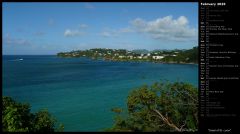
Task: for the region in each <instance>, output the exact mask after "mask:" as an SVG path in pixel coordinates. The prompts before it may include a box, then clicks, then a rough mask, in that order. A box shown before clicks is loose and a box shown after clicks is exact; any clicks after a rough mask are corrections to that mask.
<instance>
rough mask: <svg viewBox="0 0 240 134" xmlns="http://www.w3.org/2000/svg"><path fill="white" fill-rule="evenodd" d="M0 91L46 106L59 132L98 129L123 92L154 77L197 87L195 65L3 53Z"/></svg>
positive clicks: (123, 96)
mask: <svg viewBox="0 0 240 134" xmlns="http://www.w3.org/2000/svg"><path fill="white" fill-rule="evenodd" d="M20 59H22V60H20ZM2 61H3V68H2V69H3V70H2V72H3V76H2V78H3V79H2V83H3V85H2V87H3V91H2V92H3V95H4V96H11V97H13V98H14V99H16V100H17V101H20V102H28V103H30V105H31V106H32V108H31V109H32V112H36V111H38V110H39V109H45V108H47V109H48V111H49V112H50V113H52V114H53V115H54V116H55V117H56V118H57V119H58V121H59V122H62V123H63V124H64V126H65V131H102V130H103V129H105V128H109V127H111V126H112V124H113V119H114V115H115V114H114V113H113V112H111V108H113V107H123V108H124V107H126V99H127V95H128V93H129V92H130V91H131V90H132V89H134V88H137V87H139V86H141V85H144V84H152V83H154V82H156V81H160V80H169V81H184V82H189V83H192V84H193V85H195V86H196V87H197V84H198V66H197V65H180V64H157V63H147V62H111V61H103V60H92V59H87V58H59V57H56V56H53V55H52V56H49V55H48V56H3V59H2Z"/></svg>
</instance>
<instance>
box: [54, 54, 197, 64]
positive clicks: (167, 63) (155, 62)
mask: <svg viewBox="0 0 240 134" xmlns="http://www.w3.org/2000/svg"><path fill="white" fill-rule="evenodd" d="M57 57H60V58H88V59H91V60H102V61H111V62H137V63H139V62H146V63H155V64H178V65H198V64H197V63H193V62H190V63H185V62H179V63H178V62H156V61H144V60H113V59H104V58H97V59H95V58H92V57H61V56H57Z"/></svg>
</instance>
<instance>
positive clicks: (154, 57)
mask: <svg viewBox="0 0 240 134" xmlns="http://www.w3.org/2000/svg"><path fill="white" fill-rule="evenodd" d="M152 58H153V59H155V60H160V59H162V58H164V56H152Z"/></svg>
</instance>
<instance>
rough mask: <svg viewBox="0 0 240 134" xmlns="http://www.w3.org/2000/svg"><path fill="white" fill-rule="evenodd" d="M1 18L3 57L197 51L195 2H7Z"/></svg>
mask: <svg viewBox="0 0 240 134" xmlns="http://www.w3.org/2000/svg"><path fill="white" fill-rule="evenodd" d="M2 15H3V16H2V27H3V30H2V39H3V41H2V50H3V55H49V54H50V55H52V54H56V53H58V52H66V51H72V50H86V49H91V48H111V49H127V50H134V49H147V50H154V49H189V48H192V47H194V46H197V45H198V44H197V43H198V3H196V2H181V3H177V2H149V3H147V2H132V3H131V2H126V3H125V2H112V3H111V2H88V3H87V2H71V3H66V2H64V3H36V2H35V3H23V2H21V3H14V2H12V3H6V2H5V3H3V4H2Z"/></svg>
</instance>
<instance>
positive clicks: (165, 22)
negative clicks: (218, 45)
mask: <svg viewBox="0 0 240 134" xmlns="http://www.w3.org/2000/svg"><path fill="white" fill-rule="evenodd" d="M188 23H189V22H188V19H187V18H186V17H185V16H180V17H179V18H177V19H173V17H172V16H166V17H163V18H158V19H156V20H153V21H145V20H143V19H141V18H137V19H135V20H133V21H131V24H132V25H133V26H134V27H135V28H136V31H138V32H142V33H147V34H150V36H151V37H152V38H154V39H167V40H174V41H187V40H197V29H195V28H190V26H189V24H188Z"/></svg>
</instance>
